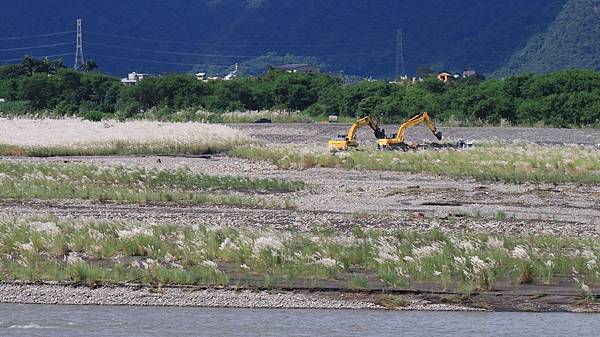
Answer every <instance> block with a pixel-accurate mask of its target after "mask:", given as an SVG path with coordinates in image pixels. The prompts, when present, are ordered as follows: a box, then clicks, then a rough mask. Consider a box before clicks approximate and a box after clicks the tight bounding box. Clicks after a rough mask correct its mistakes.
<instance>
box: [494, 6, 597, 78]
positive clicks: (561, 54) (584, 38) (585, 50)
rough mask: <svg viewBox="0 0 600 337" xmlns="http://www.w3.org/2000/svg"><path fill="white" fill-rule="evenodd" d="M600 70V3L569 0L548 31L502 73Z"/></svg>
mask: <svg viewBox="0 0 600 337" xmlns="http://www.w3.org/2000/svg"><path fill="white" fill-rule="evenodd" d="M564 68H588V69H600V0H569V1H568V2H567V3H566V4H565V6H564V7H563V9H562V10H561V11H560V13H559V15H558V16H557V18H556V20H554V22H553V23H552V25H550V27H549V29H548V31H546V32H545V33H543V34H538V35H535V36H534V37H532V38H531V40H530V41H529V43H527V46H526V47H525V48H524V49H522V50H520V51H519V52H517V53H516V54H515V55H514V56H513V57H512V58H511V60H510V61H509V64H508V66H507V67H506V68H505V69H503V70H502V71H501V72H500V74H502V75H509V74H514V73H521V72H532V73H543V72H549V71H555V70H560V69H564Z"/></svg>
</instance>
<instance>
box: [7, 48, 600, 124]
mask: <svg viewBox="0 0 600 337" xmlns="http://www.w3.org/2000/svg"><path fill="white" fill-rule="evenodd" d="M88 67H89V68H91V69H84V70H89V71H84V72H76V71H74V70H71V69H67V68H65V67H64V65H63V64H62V62H60V61H50V60H47V59H41V60H40V59H34V58H30V57H27V58H25V59H24V61H23V62H22V63H21V64H11V65H4V66H1V67H0V98H4V99H5V101H6V102H5V103H0V113H1V114H3V115H4V116H19V115H25V114H44V115H50V116H81V117H83V118H87V119H92V120H99V119H102V118H118V119H129V118H145V117H148V116H149V112H152V114H151V116H152V117H153V118H157V119H163V120H182V119H183V120H193V119H194V118H195V116H196V114H195V112H196V111H199V110H203V111H208V112H213V113H214V116H215V118H216V120H218V116H219V114H220V113H222V112H229V111H245V110H285V111H301V112H304V113H306V114H309V115H311V116H314V117H316V118H325V116H327V115H338V116H342V117H350V118H355V117H360V116H364V115H372V116H376V117H378V118H379V119H380V120H381V121H382V122H389V123H397V122H401V121H403V120H405V119H407V118H410V117H412V116H413V115H415V114H418V113H421V112H422V111H429V112H430V113H431V114H432V115H434V118H435V119H436V121H438V122H442V123H443V122H447V123H450V122H452V123H456V124H459V125H482V124H489V125H498V124H500V123H503V122H507V123H511V124H513V125H545V126H554V127H580V126H598V125H600V72H597V71H593V70H564V71H560V72H554V73H548V74H543V75H517V76H512V77H508V78H505V79H482V78H464V79H458V80H456V81H453V82H451V83H448V84H445V83H442V82H441V81H439V80H437V79H436V78H435V77H433V76H431V77H428V78H426V79H424V80H423V81H422V82H417V83H388V82H386V81H358V82H355V83H345V82H344V81H343V80H342V79H340V78H337V77H333V76H329V75H325V74H312V75H309V74H298V73H279V72H268V73H267V74H265V75H263V76H260V77H242V78H236V79H233V80H229V81H224V80H214V81H206V82H205V81H200V80H198V79H196V77H194V76H192V75H188V74H171V75H164V76H160V77H150V78H145V79H143V80H142V81H140V82H139V83H138V84H137V85H134V86H127V85H124V84H122V83H121V82H120V81H119V79H118V78H116V77H114V76H110V75H106V74H102V73H99V72H94V71H92V70H94V68H95V64H90V65H88ZM182 111H187V112H188V113H181V112H182ZM182 116H183V117H182Z"/></svg>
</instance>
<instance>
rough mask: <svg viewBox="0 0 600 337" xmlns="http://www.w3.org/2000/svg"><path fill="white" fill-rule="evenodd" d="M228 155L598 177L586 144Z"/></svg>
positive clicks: (547, 178)
mask: <svg viewBox="0 0 600 337" xmlns="http://www.w3.org/2000/svg"><path fill="white" fill-rule="evenodd" d="M229 153H230V154H231V155H233V156H237V157H242V158H252V159H262V160H266V161H268V162H270V163H272V164H274V165H277V166H278V167H279V168H282V169H305V168H310V167H337V168H344V169H364V170H386V171H401V172H410V173H423V172H425V173H432V174H440V175H446V176H451V177H461V178H462V177H466V178H474V179H477V180H479V181H503V182H507V183H525V182H547V183H555V184H558V183H569V182H573V183H580V184H597V183H600V151H597V150H595V149H594V148H593V147H590V146H569V147H566V146H541V145H535V144H524V145H483V146H479V147H475V148H472V149H468V150H461V151H456V150H441V151H433V150H422V151H416V152H395V151H374V150H367V151H349V152H338V153H329V152H328V151H326V150H325V148H322V147H321V148H313V149H309V148H298V149H289V148H277V147H264V146H263V147H258V146H242V147H237V148H235V149H232V150H230V151H229Z"/></svg>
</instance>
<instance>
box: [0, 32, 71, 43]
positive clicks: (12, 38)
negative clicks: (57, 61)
mask: <svg viewBox="0 0 600 337" xmlns="http://www.w3.org/2000/svg"><path fill="white" fill-rule="evenodd" d="M72 33H75V31H74V30H69V31H65V32H58V33H48V34H38V35H25V36H15V37H3V38H0V41H8V40H21V39H31V38H36V37H48V36H58V35H66V34H72Z"/></svg>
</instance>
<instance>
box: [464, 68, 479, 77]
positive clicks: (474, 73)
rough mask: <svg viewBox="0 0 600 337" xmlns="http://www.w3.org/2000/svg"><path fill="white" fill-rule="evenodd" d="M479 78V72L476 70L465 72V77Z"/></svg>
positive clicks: (470, 69) (471, 69)
mask: <svg viewBox="0 0 600 337" xmlns="http://www.w3.org/2000/svg"><path fill="white" fill-rule="evenodd" d="M476 76H477V71H475V69H473V68H469V69H466V70H465V71H463V77H476Z"/></svg>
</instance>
